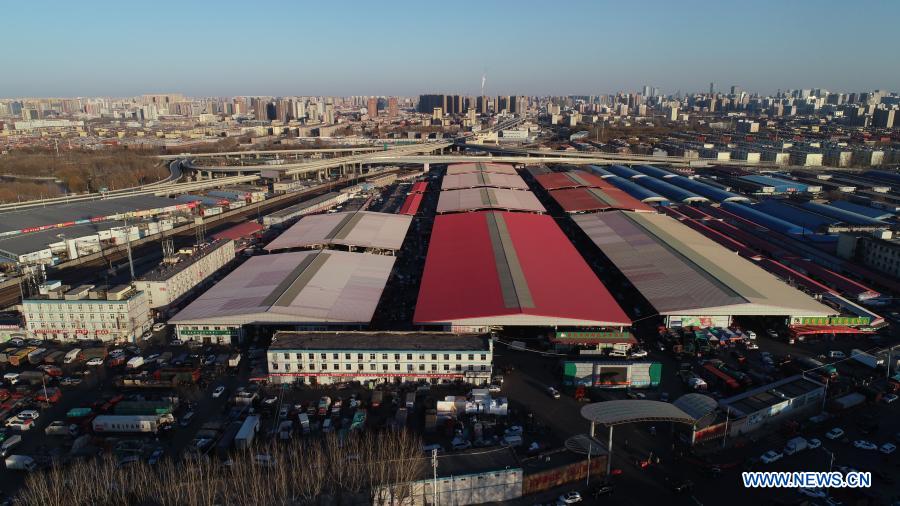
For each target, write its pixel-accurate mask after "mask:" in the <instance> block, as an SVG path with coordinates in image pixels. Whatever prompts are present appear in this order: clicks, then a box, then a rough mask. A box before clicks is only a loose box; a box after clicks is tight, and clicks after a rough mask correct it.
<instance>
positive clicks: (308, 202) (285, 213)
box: [268, 192, 341, 217]
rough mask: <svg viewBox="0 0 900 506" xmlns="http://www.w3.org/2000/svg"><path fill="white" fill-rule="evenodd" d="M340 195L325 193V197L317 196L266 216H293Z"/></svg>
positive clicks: (338, 193) (337, 193)
mask: <svg viewBox="0 0 900 506" xmlns="http://www.w3.org/2000/svg"><path fill="white" fill-rule="evenodd" d="M340 194H341V193H340V192H330V193H326V194H325V195H319V196H318V197H313V198H311V199H309V200H304V201H303V202H300V203H299V204H295V205H292V206H290V207H285V208H284V209H282V210H280V211H275V212H274V213H269V215H268V216H276V217H280V216H293V215H294V214H295V213H297V212H298V211H302V210H303V209H307V208H309V207H313V206H315V205H318V204H321V203H322V202H325V201H326V200H329V199H333V198H335V197H337V196H338V195H340Z"/></svg>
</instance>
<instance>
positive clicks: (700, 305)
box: [572, 211, 835, 316]
mask: <svg viewBox="0 0 900 506" xmlns="http://www.w3.org/2000/svg"><path fill="white" fill-rule="evenodd" d="M572 219H573V220H574V221H575V223H576V225H578V227H579V228H581V230H582V231H584V233H585V235H587V236H588V238H590V240H591V241H593V242H594V244H596V245H597V247H598V248H600V250H601V251H602V252H603V254H604V255H605V256H606V257H607V258H608V259H609V260H610V261H611V262H612V263H613V264H614V265H615V266H616V268H617V269H618V270H619V271H621V272H622V274H623V275H625V277H626V278H628V280H629V282H630V283H631V284H632V285H634V287H635V288H636V289H637V290H638V291H639V292H641V295H643V296H644V298H646V299H647V301H648V302H650V304H651V305H652V306H653V307H654V308H655V309H656V310H657V311H658V312H659V313H660V314H662V315H704V316H714V315H720V316H733V315H747V316H830V315H832V314H834V313H835V310H833V309H831V308H830V307H828V306H825V305H824V304H821V303H819V302H817V301H816V300H814V299H813V298H812V297H810V296H808V295H806V294H805V293H803V292H801V291H799V290H797V289H796V288H793V287H791V286H788V285H787V284H785V283H784V282H782V281H781V280H779V279H778V278H776V277H775V276H774V275H772V274H770V273H768V272H766V271H765V270H763V269H762V268H760V267H759V266H757V265H756V264H754V263H752V262H750V261H749V260H747V259H745V258H742V257H740V256H739V255H736V254H735V253H734V252H732V251H730V250H728V249H726V248H724V247H722V246H721V245H719V244H717V243H715V242H713V241H712V240H710V239H709V238H707V237H706V236H704V235H702V234H700V233H699V232H696V231H695V230H693V229H691V228H690V227H687V226H685V225H684V224H682V223H681V222H679V221H678V220H675V219H672V218H670V217H668V216H665V215H661V214H651V213H632V212H624V211H613V212H606V213H598V214H579V215H574V216H572Z"/></svg>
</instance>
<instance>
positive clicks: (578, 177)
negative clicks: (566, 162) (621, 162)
mask: <svg viewBox="0 0 900 506" xmlns="http://www.w3.org/2000/svg"><path fill="white" fill-rule="evenodd" d="M534 180H535V181H537V182H538V184H539V185H541V187H543V188H544V189H545V190H548V191H550V190H559V189H562V188H584V187H588V188H609V187H611V185H610V184H609V183H607V182H606V181H604V180H603V178H601V177H599V176H596V175H594V174H591V173H590V172H585V171H583V170H574V171H572V172H551V173H549V174H538V175H536V176H534Z"/></svg>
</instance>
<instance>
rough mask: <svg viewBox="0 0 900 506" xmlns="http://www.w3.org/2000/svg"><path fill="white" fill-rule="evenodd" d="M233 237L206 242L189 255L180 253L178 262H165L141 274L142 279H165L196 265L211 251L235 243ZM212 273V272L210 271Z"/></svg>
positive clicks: (140, 278)
mask: <svg viewBox="0 0 900 506" xmlns="http://www.w3.org/2000/svg"><path fill="white" fill-rule="evenodd" d="M233 242H234V241H232V240H231V239H223V240H216V241H213V242H211V243H207V244H204V245H203V246H202V247H201V248H200V249H199V250H197V251H194V252H193V253H191V254H190V255H189V256H185V255H178V261H177V262H176V263H163V264H160V265H159V266H157V267H156V268H155V269H153V270H152V271H150V272H147V273H145V274H143V275H142V276H140V277H139V278H138V279H139V280H140V281H165V280H167V279H170V278H171V277H172V276H175V275H176V274H178V273H179V272H181V271H183V270H185V269H187V268H188V267H190V266H192V265H194V264H195V263H197V262H199V261H200V260H202V259H204V258H206V257H207V256H208V255H209V254H210V253H212V252H214V251H216V250H218V249H219V248H221V247H223V246H225V245H226V244H228V243H233ZM208 274H211V273H208Z"/></svg>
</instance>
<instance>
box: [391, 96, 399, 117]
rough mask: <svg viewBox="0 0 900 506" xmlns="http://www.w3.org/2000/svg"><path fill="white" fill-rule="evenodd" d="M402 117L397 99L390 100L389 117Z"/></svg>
mask: <svg viewBox="0 0 900 506" xmlns="http://www.w3.org/2000/svg"><path fill="white" fill-rule="evenodd" d="M399 115H400V108H399V107H398V106H397V97H390V98H388V116H389V117H391V118H396V117H397V116H399Z"/></svg>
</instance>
